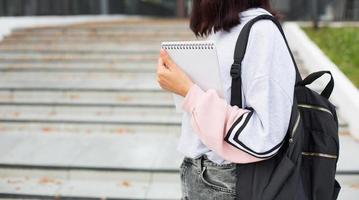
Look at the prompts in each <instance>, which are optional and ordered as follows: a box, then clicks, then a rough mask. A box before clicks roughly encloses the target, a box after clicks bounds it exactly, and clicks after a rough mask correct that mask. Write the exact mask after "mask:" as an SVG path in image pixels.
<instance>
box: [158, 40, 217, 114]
mask: <svg viewBox="0 0 359 200" xmlns="http://www.w3.org/2000/svg"><path fill="white" fill-rule="evenodd" d="M161 47H162V49H165V50H166V51H167V52H168V53H169V55H170V56H171V58H172V60H173V61H174V62H175V63H176V64H177V66H178V67H180V68H181V69H182V70H183V71H184V72H185V73H186V74H187V75H188V76H189V77H190V78H191V79H192V81H193V82H194V83H196V84H197V85H198V86H199V87H200V88H202V89H203V90H204V91H206V90H208V89H214V90H216V91H217V94H218V95H219V96H220V97H223V96H224V95H223V94H224V92H223V86H222V81H221V76H220V68H219V62H218V57H217V50H216V46H215V44H214V42H213V41H182V42H162V44H161ZM173 96H174V103H175V106H176V110H177V111H178V112H181V111H182V103H183V99H184V98H183V97H182V96H180V95H177V94H173Z"/></svg>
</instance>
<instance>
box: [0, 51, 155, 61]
mask: <svg viewBox="0 0 359 200" xmlns="http://www.w3.org/2000/svg"><path fill="white" fill-rule="evenodd" d="M0 56H1V57H0V62H1V63H23V62H26V63H32V62H42V61H51V62H83V61H85V62H97V63H98V62H112V63H122V62H156V61H157V58H158V56H157V55H141V54H134V55H128V54H119V55H111V54H110V55H101V54H100V55H96V54H95V55H86V54H79V55H62V54H55V55H51V54H35V53H33V54H4V53H3V54H0Z"/></svg>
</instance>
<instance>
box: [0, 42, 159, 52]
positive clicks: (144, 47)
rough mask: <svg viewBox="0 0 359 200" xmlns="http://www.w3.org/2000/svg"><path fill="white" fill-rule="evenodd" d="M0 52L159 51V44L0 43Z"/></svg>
mask: <svg viewBox="0 0 359 200" xmlns="http://www.w3.org/2000/svg"><path fill="white" fill-rule="evenodd" d="M0 50H34V51H47V50H48V51H54V50H56V51H67V50H69V51H84V50H86V51H131V52H135V51H159V50H160V43H159V42H154V43H153V42H152V43H142V44H139V43H138V42H136V41H133V42H131V43H129V42H126V43H124V42H120V43H117V42H96V41H92V42H91V43H87V44H85V43H83V44H76V45H70V44H63V43H52V44H26V43H25V44H21V43H18V44H5V43H0Z"/></svg>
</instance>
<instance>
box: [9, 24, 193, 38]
mask: <svg viewBox="0 0 359 200" xmlns="http://www.w3.org/2000/svg"><path fill="white" fill-rule="evenodd" d="M169 31H170V32H176V31H179V32H184V31H190V28H189V24H188V23H174V24H146V23H143V24H134V25H118V26H111V27H80V26H57V27H45V28H33V29H15V30H13V34H14V35H16V34H18V33H19V32H21V33H32V34H63V33H73V32H86V33H95V34H96V33H99V32H113V33H116V32H144V33H148V32H150V33H152V32H169Z"/></svg>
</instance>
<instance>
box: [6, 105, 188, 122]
mask: <svg viewBox="0 0 359 200" xmlns="http://www.w3.org/2000/svg"><path fill="white" fill-rule="evenodd" d="M0 122H43V123H71V124H74V123H84V124H92V123H96V124H101V123H103V124H138V125H142V124H148V125H179V124H180V122H181V115H180V113H176V112H175V109H174V108H172V107H137V106H135V107H103V106H101V107H99V106H84V107H82V106H71V105H66V106H65V105H55V106H51V105H46V106H44V105H0Z"/></svg>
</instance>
